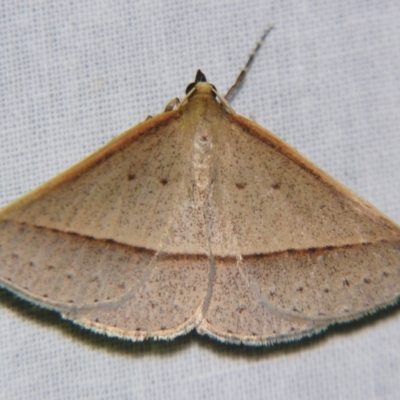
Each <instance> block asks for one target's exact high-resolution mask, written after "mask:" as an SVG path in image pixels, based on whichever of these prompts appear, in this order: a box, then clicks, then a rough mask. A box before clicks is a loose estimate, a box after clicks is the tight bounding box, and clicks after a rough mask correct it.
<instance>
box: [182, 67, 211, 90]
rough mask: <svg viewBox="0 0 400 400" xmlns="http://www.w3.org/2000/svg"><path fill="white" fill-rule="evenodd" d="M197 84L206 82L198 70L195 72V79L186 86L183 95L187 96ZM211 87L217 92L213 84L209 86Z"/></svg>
mask: <svg viewBox="0 0 400 400" xmlns="http://www.w3.org/2000/svg"><path fill="white" fill-rule="evenodd" d="M199 82H207V78H206V76H205V75H204V74H203V73H202V72H201V71H200V70H198V71H197V74H196V78H195V79H194V82H192V83H189V85H188V86H187V88H186V91H185V93H186V94H189V93H190V92H191V91H192V90H193V88H194V87H195V86H196V85H197V84H198V83H199ZM211 87H212V88H213V89H214V90H215V91H217V88H216V87H215V86H214V85H213V84H211Z"/></svg>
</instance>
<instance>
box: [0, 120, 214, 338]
mask: <svg viewBox="0 0 400 400" xmlns="http://www.w3.org/2000/svg"><path fill="white" fill-rule="evenodd" d="M179 118H180V115H179V113H177V112H172V113H165V114H162V115H161V116H159V117H156V118H154V119H152V120H149V121H148V122H145V123H143V124H141V125H139V126H138V127H136V128H133V129H132V130H131V131H128V132H127V133H126V134H124V135H122V136H121V137H119V138H117V139H116V140H114V141H113V142H111V143H110V144H109V145H107V146H106V147H105V148H103V149H102V150H99V151H98V152H97V153H95V154H94V155H92V156H90V157H89V158H88V159H86V160H84V161H83V162H81V163H80V164H78V165H77V166H75V167H73V168H72V169H70V170H69V171H67V172H65V173H64V174H61V175H60V176H59V177H57V178H55V179H54V180H53V181H50V182H49V183H47V184H45V185H44V186H43V187H41V188H39V189H37V190H36V191H34V192H33V193H31V194H29V195H27V196H25V197H24V198H22V199H21V200H19V201H17V202H16V203H14V204H12V205H11V206H9V207H7V208H6V209H4V210H3V211H2V212H1V214H0V284H1V285H2V286H5V287H6V288H8V289H10V290H12V291H14V292H16V293H17V294H19V295H21V296H23V297H24V298H27V299H30V300H32V301H34V302H35V303H37V304H39V305H41V306H45V307H49V308H53V309H56V310H58V311H61V312H62V313H63V315H64V316H66V317H68V318H71V319H73V320H74V321H75V322H77V323H79V324H82V325H84V326H87V327H90V328H92V329H95V330H97V331H101V332H107V333H108V334H111V335H117V336H122V337H128V338H131V339H134V340H141V339H143V338H145V337H149V336H151V337H159V338H161V337H163V338H172V337H174V336H176V335H178V334H181V333H183V332H186V331H187V330H189V329H191V328H192V327H193V326H194V325H195V324H196V321H197V319H199V318H200V317H199V315H200V312H201V307H202V305H203V302H204V298H205V295H206V291H207V285H208V272H209V262H208V257H207V256H205V255H204V254H205V250H204V249H205V248H206V249H208V240H207V237H206V234H205V233H204V232H203V231H204V218H203V213H202V212H201V213H199V212H198V210H199V209H201V208H202V207H203V205H202V203H201V202H200V203H199V197H198V194H197V193H196V190H193V188H192V187H191V183H190V179H191V178H190V175H188V174H187V169H188V168H187V165H188V164H189V163H190V146H191V141H190V135H187V134H186V133H185V132H183V131H182V129H180V123H179ZM196 210H197V211H196ZM201 238H203V239H201ZM201 240H203V243H201ZM171 246H172V247H173V249H174V250H175V252H174V254H172V255H171ZM182 249H186V250H187V249H189V250H193V251H192V253H193V254H195V255H194V256H191V255H190V254H189V255H188V256H186V255H183V254H182V253H183V252H184V251H183V250H182ZM166 251H168V252H169V253H170V255H166V254H165V253H166Z"/></svg>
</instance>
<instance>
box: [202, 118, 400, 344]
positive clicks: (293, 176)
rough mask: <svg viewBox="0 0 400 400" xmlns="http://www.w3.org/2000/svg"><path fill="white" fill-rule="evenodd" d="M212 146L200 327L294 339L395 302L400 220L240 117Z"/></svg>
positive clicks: (237, 337)
mask: <svg viewBox="0 0 400 400" xmlns="http://www.w3.org/2000/svg"><path fill="white" fill-rule="evenodd" d="M214 148H215V151H216V152H217V153H218V156H215V159H216V160H218V162H217V163H216V164H215V167H214V168H213V171H214V176H213V187H212V189H211V193H210V200H209V203H208V207H209V210H210V211H209V213H210V214H212V215H213V217H212V218H211V220H212V224H211V232H212V234H211V235H210V241H211V248H212V253H213V255H214V258H215V280H214V281H213V286H212V295H211V299H210V302H209V306H208V309H207V311H206V312H205V317H204V319H203V321H202V323H201V324H200V325H199V327H198V330H199V331H200V332H201V333H208V334H210V335H212V336H215V337H217V338H219V339H221V340H228V341H234V342H238V341H239V342H240V341H242V342H246V343H253V344H262V343H269V342H275V341H281V340H289V339H293V338H299V337H302V336H304V335H308V334H311V333H313V332H317V331H319V330H321V329H323V328H325V327H326V326H328V325H329V324H331V323H334V322H338V321H344V320H349V319H353V318H355V317H359V316H360V315H362V314H365V313H368V312H371V311H373V310H376V309H378V308H379V307H382V306H385V305H388V304H391V303H393V302H395V301H396V299H397V298H398V296H399V295H400V230H399V227H397V226H396V225H395V224H394V223H392V222H391V221H389V220H388V219H387V218H386V217H385V216H383V215H382V214H381V213H380V212H379V211H377V210H375V209H374V208H373V207H372V206H370V205H369V204H367V203H366V202H364V201H363V200H361V199H360V198H359V197H358V196H356V195H355V194H354V193H352V192H351V191H349V190H347V189H345V188H344V187H343V186H342V185H340V184H339V183H337V182H336V181H334V180H333V179H332V178H330V177H329V176H327V175H326V174H325V173H324V172H322V171H321V170H319V169H318V168H316V167H315V166H313V165H312V164H311V163H310V162H309V161H307V160H306V159H304V158H303V157H302V156H301V155H300V154H299V153H297V152H296V151H295V150H293V149H291V148H290V147H289V146H287V145H286V144H284V143H283V142H282V141H281V140H279V139H278V138H276V137H275V136H274V135H272V134H271V133H269V132H268V131H266V130H264V129H262V128H260V127H258V126H257V125H255V124H253V123H251V122H250V121H248V120H246V119H244V118H243V117H240V116H234V115H233V116H232V118H231V119H230V122H229V124H228V125H227V129H225V130H223V131H221V132H219V133H218V135H216V136H215V137H214Z"/></svg>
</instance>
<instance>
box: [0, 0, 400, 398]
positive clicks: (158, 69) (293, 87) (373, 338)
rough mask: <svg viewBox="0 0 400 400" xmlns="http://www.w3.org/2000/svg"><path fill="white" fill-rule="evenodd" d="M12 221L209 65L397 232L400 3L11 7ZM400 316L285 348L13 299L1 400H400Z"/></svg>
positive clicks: (2, 29)
mask: <svg viewBox="0 0 400 400" xmlns="http://www.w3.org/2000/svg"><path fill="white" fill-rule="evenodd" d="M0 10H1V12H0V88H1V89H0V90H1V91H0V143H1V145H0V206H4V205H6V204H7V203H9V202H10V201H12V200H14V199H16V198H18V197H19V196H20V195H22V194H24V193H26V192H28V191H29V190H31V189H33V188H35V187H36V186H37V185H39V184H40V183H43V182H45V181H46V180H48V179H50V178H51V177H53V176H54V175H56V174H57V173H59V172H62V171H63V170H64V169H66V168H67V167H69V166H71V165H73V164H74V163H76V162H78V161H79V160H81V159H82V158H83V157H85V156H86V155H88V154H90V153H91V152H92V151H94V150H96V149H97V148H98V147H100V146H101V145H103V144H105V143H107V142H108V141H109V140H111V139H112V138H113V137H115V136H116V135H118V134H120V133H122V132H123V131H124V130H126V129H127V128H129V127H131V126H132V125H135V124H136V123H138V122H140V121H142V120H143V119H145V118H146V116H147V115H149V114H150V115H155V114H157V113H159V112H160V111H161V110H162V109H163V108H164V106H165V105H166V104H167V103H168V101H169V100H171V99H172V98H173V97H177V96H178V97H180V98H181V97H182V96H183V93H184V89H185V87H186V85H187V84H188V83H190V82H191V81H192V80H193V78H194V75H195V73H196V71H197V69H198V68H201V69H202V70H203V72H204V73H205V74H206V76H207V78H208V80H209V81H211V82H212V83H213V84H214V85H215V86H216V87H217V88H218V90H219V91H220V92H221V93H225V92H226V91H227V90H228V88H229V87H230V85H231V84H232V83H233V81H234V79H235V77H236V75H237V74H238V72H239V71H240V69H241V67H242V66H243V64H244V63H245V61H246V59H247V55H248V54H249V52H250V51H251V50H252V47H254V45H255V43H256V41H257V39H258V38H259V37H260V35H261V33H262V31H263V29H264V28H265V27H267V26H268V25H269V24H271V23H272V24H274V26H275V29H274V30H273V31H272V32H271V34H270V36H269V37H268V39H267V41H266V43H265V44H264V46H263V47H262V49H261V51H260V53H259V55H258V57H257V58H256V60H255V62H254V64H253V66H252V68H251V70H250V72H249V74H248V76H247V78H246V80H245V84H244V86H243V87H242V88H241V89H240V90H239V92H238V93H237V95H236V96H235V97H234V99H233V101H232V103H231V104H232V107H233V108H234V109H235V111H236V112H238V113H239V114H241V115H244V116H246V117H249V118H252V119H254V120H255V121H257V123H259V124H260V125H261V126H264V127H266V128H268V129H270V130H272V131H273V132H275V133H276V134H277V135H278V136H280V137H282V138H283V139H284V140H285V141H286V142H288V143H290V144H291V145H293V146H294V147H295V148H297V149H298V150H299V151H301V152H302V153H303V154H304V155H305V156H306V157H308V158H309V159H311V160H312V161H313V162H315V163H316V164H317V165H318V166H320V167H322V168H323V169H324V170H326V171H327V172H328V173H329V174H331V175H333V176H334V177H335V178H337V179H338V180H339V181H341V182H342V183H343V184H345V185H346V186H348V187H349V188H351V189H352V190H353V191H355V192H357V193H358V194H360V195H361V196H362V197H364V198H365V199H366V200H368V201H369V202H371V203H372V204H373V205H375V206H376V207H377V208H378V209H380V210H382V211H383V212H384V213H385V214H387V215H388V216H389V217H390V218H391V219H393V220H394V221H396V222H397V223H400V156H399V155H400V140H399V139H400V132H399V127H400V112H399V110H400V24H399V21H400V3H399V2H396V1H393V2H390V1H382V0H372V1H368V2H366V1H363V0H354V1H347V0H337V1H330V2H322V1H320V2H318V1H302V0H300V1H298V0H288V1H277V0H272V1H265V0H247V1H232V0H225V1H192V0H189V1H188V0H174V1H161V0H155V1H152V2H150V1H147V2H145V1H128V0H125V1H124V0H117V1H114V0H113V1H111V0H97V1H81V2H58V1H45V2H44V1H24V2H16V1H15V2H14V1H2V2H1V3H0ZM399 376H400V311H399V307H394V308H391V309H389V310H384V311H382V312H380V313H378V314H377V315H375V316H371V317H367V318H365V319H363V320H361V321H357V322H354V323H350V324H346V325H339V326H334V327H332V328H331V329H329V330H328V331H327V332H325V333H323V334H321V335H318V336H315V337H312V338H309V339H305V340H302V341H300V342H295V343H289V344H282V345H279V346H273V347H268V348H265V347H261V348H248V347H244V346H231V345H226V344H221V343H219V342H217V341H215V340H211V339H209V338H207V337H201V336H199V335H197V334H195V333H190V334H188V335H186V336H184V337H182V338H178V339H176V340H174V341H171V342H155V343H153V342H145V343H132V342H127V341H121V340H116V339H110V338H106V337H104V336H101V335H96V334H93V333H90V332H89V331H86V330H83V329H80V328H79V327H77V326H75V325H74V324H72V323H70V322H67V321H64V320H62V319H61V318H60V316H59V315H58V314H57V313H53V312H50V311H47V310H41V309H38V308H35V307H33V306H32V305H31V304H29V303H27V302H24V301H20V300H17V299H16V298H15V297H14V296H12V295H10V294H9V293H8V292H7V291H5V290H0V398H1V399H134V398H138V399H145V398H146V399H174V400H176V399H188V398H190V399H192V400H197V399H211V398H212V399H253V400H256V399H267V398H270V399H275V400H276V399H286V400H287V399H352V400H354V399H363V400H365V399H394V398H396V396H398V395H399V393H400V379H399ZM397 398H398V397H397Z"/></svg>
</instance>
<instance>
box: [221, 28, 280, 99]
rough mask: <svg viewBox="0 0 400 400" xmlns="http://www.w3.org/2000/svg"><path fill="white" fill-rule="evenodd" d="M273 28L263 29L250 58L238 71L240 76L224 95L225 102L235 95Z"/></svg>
mask: <svg viewBox="0 0 400 400" xmlns="http://www.w3.org/2000/svg"><path fill="white" fill-rule="evenodd" d="M273 28H274V26H273V25H270V26H269V27H268V28H267V29H265V31H264V32H263V34H262V36H261V38H260V39H259V40H258V42H257V44H256V47H255V48H254V50H253V51H252V52H251V53H250V56H249V58H248V60H247V63H246V65H245V66H244V67H243V69H242V70H241V71H240V74H239V75H238V77H237V78H236V81H235V83H234V84H233V85H232V87H231V88H230V89H229V90H228V93H227V94H226V95H225V100H227V101H229V100H230V99H231V98H232V96H233V95H234V94H235V92H236V90H237V89H238V88H239V86H240V85H241V84H242V82H243V79H244V78H245V76H246V73H247V70H248V69H249V68H250V65H251V64H252V63H253V61H254V58H255V57H256V55H257V53H258V51H259V50H260V47H261V46H262V44H263V43H264V41H265V39H266V37H267V36H268V34H269V33H270V32H271V31H272V29H273Z"/></svg>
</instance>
